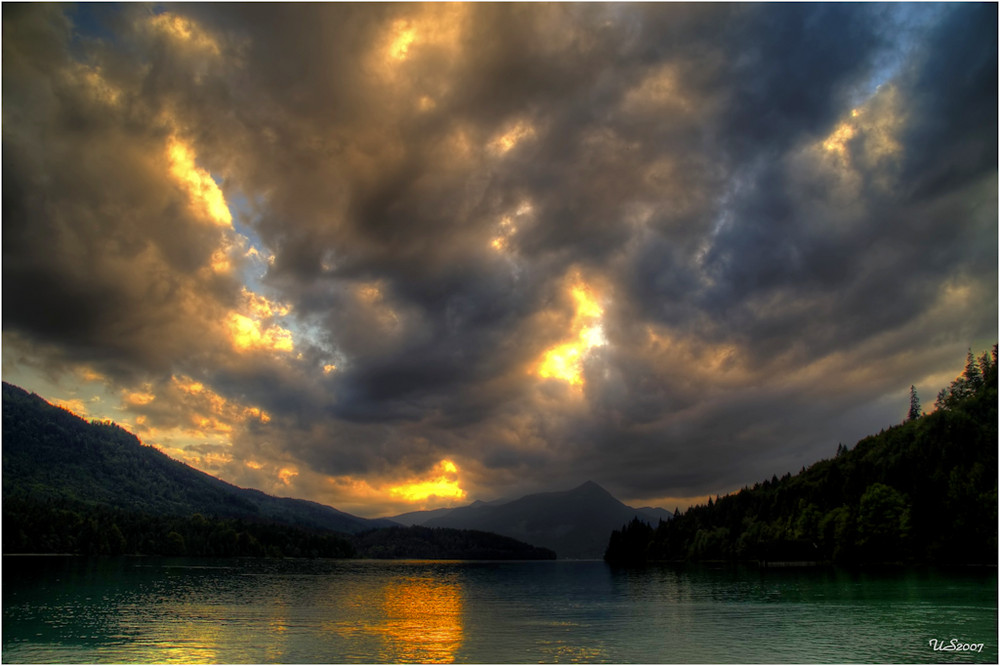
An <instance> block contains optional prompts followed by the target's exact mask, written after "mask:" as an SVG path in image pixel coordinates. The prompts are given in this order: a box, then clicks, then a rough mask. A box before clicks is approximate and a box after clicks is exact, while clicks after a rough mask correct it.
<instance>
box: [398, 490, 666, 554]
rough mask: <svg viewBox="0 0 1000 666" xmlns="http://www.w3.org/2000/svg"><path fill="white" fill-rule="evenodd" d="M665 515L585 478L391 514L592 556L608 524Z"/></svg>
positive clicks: (400, 519)
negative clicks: (552, 488) (514, 495)
mask: <svg viewBox="0 0 1000 666" xmlns="http://www.w3.org/2000/svg"><path fill="white" fill-rule="evenodd" d="M660 512H662V513H660ZM669 515H670V514H667V513H666V512H665V511H663V510H662V509H660V510H649V509H644V510H640V509H633V508H632V507H629V506H627V505H625V504H623V503H622V502H620V501H618V500H617V499H615V498H614V497H613V496H612V495H611V493H609V492H608V491H606V490H605V489H604V488H602V487H601V486H599V485H597V484H596V483H594V482H593V481H588V482H586V483H584V484H583V485H581V486H579V487H577V488H574V489H572V490H567V491H562V492H548V493H538V494H534V495H527V496H525V497H522V498H520V499H516V500H513V501H503V502H476V503H474V504H470V505H468V506H463V507H459V508H456V509H446V510H438V511H433V512H413V513H410V514H403V515H402V516H395V517H393V518H391V520H393V521H396V522H400V523H403V522H404V521H418V520H419V521H420V522H419V523H417V522H413V523H410V524H421V525H423V526H425V527H452V528H457V529H466V530H481V531H484V532H494V533H496V534H502V535H504V536H508V537H511V538H514V539H517V540H519V541H524V542H526V543H530V544H533V545H535V546H541V547H543V548H548V549H551V550H554V551H555V552H556V553H557V554H558V556H559V557H560V558H570V559H594V558H600V557H601V556H602V555H603V554H604V550H605V547H606V546H607V542H608V534H610V533H611V531H612V530H616V529H620V528H621V527H622V526H623V525H625V524H626V523H628V522H629V521H631V520H632V519H634V518H636V517H639V518H640V519H641V520H645V521H649V522H650V523H652V524H653V525H655V524H657V523H658V522H659V520H660V518H661V517H663V516H669Z"/></svg>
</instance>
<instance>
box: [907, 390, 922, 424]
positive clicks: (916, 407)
mask: <svg viewBox="0 0 1000 666" xmlns="http://www.w3.org/2000/svg"><path fill="white" fill-rule="evenodd" d="M919 418H920V398H919V397H918V396H917V387H915V386H914V385H913V384H910V413H909V414H908V415H907V418H906V420H907V421H913V420H914V419H919Z"/></svg>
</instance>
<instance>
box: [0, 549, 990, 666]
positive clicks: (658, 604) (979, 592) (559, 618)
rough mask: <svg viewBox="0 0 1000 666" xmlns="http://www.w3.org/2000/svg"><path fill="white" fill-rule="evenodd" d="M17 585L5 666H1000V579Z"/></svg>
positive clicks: (279, 578) (363, 575) (76, 580)
mask: <svg viewBox="0 0 1000 666" xmlns="http://www.w3.org/2000/svg"><path fill="white" fill-rule="evenodd" d="M2 575H3V653H2V658H3V661H4V662H5V663H24V662H31V663H46V662H49V663H51V662H59V663H100V662H105V663H106V662H114V663H129V662H132V663H135V662H141V663H359V662H360V663H373V662H374V663H403V662H458V663H538V662H543V663H553V662H589V663H594V662H613V663H699V662H702V663H704V662H710V663H734V662H738V663H755V662H767V663H778V662H868V663H871V662H881V663H885V662H916V663H921V662H923V663H928V662H929V663H941V662H957V663H983V662H987V663H996V662H997V576H996V571H995V570H990V571H986V572H982V571H980V572H941V571H929V570H907V571H890V572H849V571H841V570H836V569H794V570H792V569H786V570H779V569H772V570H758V569H755V568H739V569H718V570H713V569H709V568H696V567H683V568H672V567H662V568H649V569H642V570H627V569H613V568H611V567H609V566H607V565H605V564H604V563H603V562H573V561H547V562H440V561H359V560H347V561H344V560H252V559H245V560H244V559H241V560H192V559H164V558H106V559H89V558H76V557H11V556H7V557H4V558H3V571H2ZM953 639H954V640H953ZM934 640H937V641H939V643H938V644H937V646H938V647H939V648H943V647H951V646H953V645H954V646H957V647H958V648H959V649H958V650H953V651H952V650H948V651H946V650H935V649H934V648H933V647H932V645H931V641H934ZM978 644H982V647H981V651H973V650H974V649H976V648H978V647H979V646H978ZM965 646H969V647H970V649H967V650H964V651H963V650H962V649H961V648H962V647H965Z"/></svg>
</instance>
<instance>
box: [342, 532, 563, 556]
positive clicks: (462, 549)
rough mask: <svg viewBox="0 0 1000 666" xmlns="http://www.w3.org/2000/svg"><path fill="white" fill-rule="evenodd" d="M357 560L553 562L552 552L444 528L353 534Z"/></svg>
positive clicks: (495, 536)
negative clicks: (409, 559) (412, 559)
mask: <svg viewBox="0 0 1000 666" xmlns="http://www.w3.org/2000/svg"><path fill="white" fill-rule="evenodd" d="M351 542H352V543H353V545H354V548H355V551H356V553H357V556H358V557H364V558H371V559H400V558H415V559H427V560H554V559H556V554H555V552H553V551H551V550H549V549H548V548H541V547H539V546H532V545H529V544H526V543H524V542H523V541H518V540H517V539H512V538H510V537H506V536H501V535H499V534H494V533H492V532H481V531H479V530H459V529H451V528H447V527H421V526H417V525H414V526H412V527H384V528H381V529H377V530H372V531H370V532H362V533H360V534H355V535H352V537H351Z"/></svg>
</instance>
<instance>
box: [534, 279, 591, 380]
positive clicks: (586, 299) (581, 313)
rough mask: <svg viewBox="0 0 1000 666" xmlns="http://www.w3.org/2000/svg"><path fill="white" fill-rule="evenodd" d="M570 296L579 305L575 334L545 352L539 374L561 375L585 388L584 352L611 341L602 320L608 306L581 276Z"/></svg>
mask: <svg viewBox="0 0 1000 666" xmlns="http://www.w3.org/2000/svg"><path fill="white" fill-rule="evenodd" d="M570 296H571V297H572V298H573V302H574V304H575V306H576V308H575V310H576V311H575V313H574V315H573V322H572V324H571V330H572V332H573V334H572V338H571V339H569V340H566V341H565V342H562V343H560V344H558V345H556V346H555V347H552V348H551V349H549V350H548V351H546V352H545V354H544V355H543V356H542V360H541V361H540V362H539V364H538V368H537V374H538V376H539V377H541V378H542V379H548V378H554V379H561V380H563V381H565V382H568V383H569V385H570V386H572V387H574V388H581V387H582V386H583V359H584V356H586V354H587V352H589V351H590V350H591V349H594V348H595V347H601V346H604V345H605V344H607V340H606V339H605V337H604V328H603V326H602V321H601V320H602V318H603V316H604V309H603V308H602V307H601V305H600V302H599V301H598V299H597V298H596V297H595V296H594V294H593V292H592V290H591V289H590V288H589V287H588V286H587V285H586V284H584V283H583V282H581V281H579V280H577V281H576V283H575V284H573V286H572V287H570Z"/></svg>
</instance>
